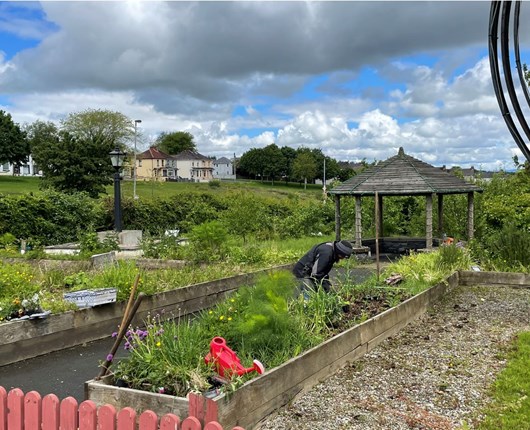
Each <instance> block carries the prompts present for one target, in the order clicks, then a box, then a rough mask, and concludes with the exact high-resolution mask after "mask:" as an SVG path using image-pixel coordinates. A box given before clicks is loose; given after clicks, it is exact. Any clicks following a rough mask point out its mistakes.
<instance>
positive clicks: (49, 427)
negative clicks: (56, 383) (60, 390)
mask: <svg viewBox="0 0 530 430" xmlns="http://www.w3.org/2000/svg"><path fill="white" fill-rule="evenodd" d="M59 405H60V402H59V398H58V397H57V396H56V395H55V394H48V395H46V396H44V398H43V399H42V430H59V422H60V421H59V420H60V415H59Z"/></svg>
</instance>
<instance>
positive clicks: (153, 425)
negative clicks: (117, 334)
mask: <svg viewBox="0 0 530 430" xmlns="http://www.w3.org/2000/svg"><path fill="white" fill-rule="evenodd" d="M199 409H201V408H199ZM197 412H199V413H200V414H201V415H203V416H199V417H194V416H190V417H187V418H186V419H184V420H183V421H182V422H181V421H180V419H179V417H177V416H176V415H173V414H166V415H164V416H163V417H161V418H160V419H159V418H158V416H157V415H156V414H155V413H154V412H153V411H145V412H143V413H142V414H141V415H140V417H139V418H138V420H137V419H136V412H135V411H134V409H132V408H123V409H121V410H120V411H118V412H116V409H115V408H114V406H112V405H104V406H101V407H100V408H98V407H97V406H96V404H95V403H94V402H93V401H91V400H86V401H84V402H82V403H81V404H80V405H78V403H77V401H76V400H75V399H74V398H73V397H67V398H66V399H64V400H62V401H59V399H58V398H57V396H56V395H55V394H48V395H47V396H45V397H44V398H41V395H40V394H39V393H37V392H36V391H30V392H29V393H27V394H26V395H24V393H23V392H22V390H20V389H19V388H14V389H12V390H11V391H9V392H7V391H6V390H5V388H4V387H2V386H0V430H78V429H79V430H223V427H222V426H221V425H220V424H219V423H218V422H216V421H213V420H212V421H209V422H207V423H206V424H205V425H204V427H203V425H202V424H201V421H200V419H204V418H206V419H208V415H210V413H205V411H204V410H198V411H197ZM204 415H206V416H204ZM137 423H138V424H137ZM232 430H244V429H243V428H241V427H234V428H233V429H232Z"/></svg>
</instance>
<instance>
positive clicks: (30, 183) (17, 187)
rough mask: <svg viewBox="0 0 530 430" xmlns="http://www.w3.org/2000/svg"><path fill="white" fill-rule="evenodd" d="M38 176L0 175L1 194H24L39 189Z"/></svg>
mask: <svg viewBox="0 0 530 430" xmlns="http://www.w3.org/2000/svg"><path fill="white" fill-rule="evenodd" d="M39 183H40V178H34V177H26V176H0V193H1V194H25V193H30V192H38V191H39Z"/></svg>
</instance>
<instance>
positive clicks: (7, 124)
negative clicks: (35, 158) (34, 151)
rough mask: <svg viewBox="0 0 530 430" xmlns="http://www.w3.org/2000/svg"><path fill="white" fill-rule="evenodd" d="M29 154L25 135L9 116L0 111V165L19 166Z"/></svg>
mask: <svg viewBox="0 0 530 430" xmlns="http://www.w3.org/2000/svg"><path fill="white" fill-rule="evenodd" d="M29 154H30V149H29V144H28V141H27V140H26V134H25V133H24V132H23V131H22V130H21V128H20V126H19V125H18V124H16V123H15V122H13V120H12V118H11V114H9V113H7V112H5V111H3V110H0V163H12V164H15V165H20V164H22V163H24V162H25V161H26V160H27V158H28V155H29Z"/></svg>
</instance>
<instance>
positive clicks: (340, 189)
mask: <svg viewBox="0 0 530 430" xmlns="http://www.w3.org/2000/svg"><path fill="white" fill-rule="evenodd" d="M475 192H482V189H481V188H480V187H478V186H476V185H473V184H470V183H468V182H466V181H464V180H463V179H461V178H458V177H456V176H455V175H453V174H451V173H449V172H447V171H445V170H442V169H440V168H437V167H434V166H431V165H430V164H427V163H425V162H423V161H421V160H418V159H416V158H414V157H411V156H410V155H407V154H405V151H404V150H403V148H399V151H398V154H397V155H395V156H394V157H391V158H389V159H387V160H385V161H382V162H380V163H378V164H377V165H376V166H372V167H369V168H367V169H366V170H364V171H363V172H361V173H360V174H358V175H357V176H354V177H353V178H351V179H349V180H347V181H345V182H343V183H342V184H340V185H338V186H336V187H334V188H333V189H332V190H330V191H329V193H330V194H332V195H333V196H334V198H335V236H336V240H340V239H341V213H340V201H341V197H345V196H354V197H355V241H354V244H353V245H354V248H357V249H362V248H363V244H362V228H361V225H362V224H361V199H362V197H364V196H373V197H375V196H376V195H377V197H378V202H377V203H378V206H379V209H380V210H379V217H378V220H377V224H378V231H380V232H382V231H383V215H382V214H383V210H382V209H383V197H385V196H425V199H426V228H425V236H426V238H425V248H426V249H428V250H430V249H432V246H433V225H432V224H433V221H432V220H433V216H432V209H433V197H434V196H435V195H436V196H437V201H438V229H437V230H438V234H439V236H440V237H441V235H442V233H443V196H444V195H445V194H467V239H468V240H470V239H472V238H473V231H474V226H473V218H474V216H473V211H474V206H473V202H474V193H475Z"/></svg>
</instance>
